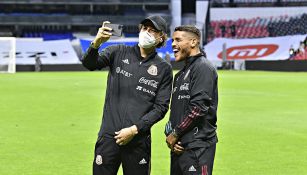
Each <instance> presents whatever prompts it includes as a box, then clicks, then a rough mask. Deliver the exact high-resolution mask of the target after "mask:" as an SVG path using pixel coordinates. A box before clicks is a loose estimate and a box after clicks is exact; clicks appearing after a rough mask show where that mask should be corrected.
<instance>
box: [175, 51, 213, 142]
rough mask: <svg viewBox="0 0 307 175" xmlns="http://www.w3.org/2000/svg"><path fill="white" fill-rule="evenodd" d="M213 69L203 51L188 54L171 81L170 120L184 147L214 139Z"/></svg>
mask: <svg viewBox="0 0 307 175" xmlns="http://www.w3.org/2000/svg"><path fill="white" fill-rule="evenodd" d="M217 80H218V76H217V72H216V70H215V68H214V67H213V66H212V65H211V63H210V62H209V61H208V60H207V59H206V58H205V57H204V55H203V54H198V55H196V56H193V57H189V58H187V60H186V65H185V67H184V68H183V69H182V70H180V71H179V72H178V73H177V74H176V75H175V79H174V83H173V93H172V102H171V103H172V104H171V114H170V121H171V124H172V126H173V128H175V129H174V131H173V132H175V133H176V134H177V135H178V136H179V138H180V139H179V141H181V142H182V144H183V146H184V147H185V148H194V147H204V146H205V145H206V144H207V145H208V146H210V145H211V144H214V143H216V142H217V136H216V127H217V126H216V121H217V105H218V86H217Z"/></svg>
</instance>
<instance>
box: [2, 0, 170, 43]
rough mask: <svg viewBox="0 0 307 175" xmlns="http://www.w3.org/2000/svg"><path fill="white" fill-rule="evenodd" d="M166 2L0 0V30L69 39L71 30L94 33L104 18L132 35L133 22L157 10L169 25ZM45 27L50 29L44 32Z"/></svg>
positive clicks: (159, 0)
mask: <svg viewBox="0 0 307 175" xmlns="http://www.w3.org/2000/svg"><path fill="white" fill-rule="evenodd" d="M169 4H170V0H155V1H149V0H117V1H113V0H103V1H100V0H87V1H82V0H70V1H68V0H49V1H36V0H19V1H10V0H2V1H0V21H1V23H0V33H1V31H4V29H7V28H9V29H10V31H12V35H13V36H16V37H42V36H46V38H49V39H52V38H54V39H58V38H69V39H71V38H72V36H71V35H72V34H71V32H83V33H89V34H96V33H95V32H93V31H97V28H98V27H99V25H100V24H101V23H102V22H103V21H106V20H108V21H111V22H112V23H120V24H123V25H124V26H125V28H124V34H126V35H127V36H135V34H137V33H138V27H136V26H137V24H138V23H139V22H140V20H142V19H143V18H144V16H146V15H149V14H155V13H158V14H160V15H162V16H163V17H164V18H166V20H167V22H168V24H170V23H171V15H170V13H169ZM45 28H54V29H53V30H52V31H51V32H49V31H47V32H46V31H44V29H45ZM58 28H60V30H58ZM63 28H64V29H66V30H64V31H63ZM32 29H33V31H31V30H32ZM3 33H4V32H2V35H3ZM55 35H59V36H55ZM53 36H54V37H53Z"/></svg>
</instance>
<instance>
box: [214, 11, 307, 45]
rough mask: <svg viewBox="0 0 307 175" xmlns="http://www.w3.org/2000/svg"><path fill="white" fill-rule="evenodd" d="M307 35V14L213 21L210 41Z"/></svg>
mask: <svg viewBox="0 0 307 175" xmlns="http://www.w3.org/2000/svg"><path fill="white" fill-rule="evenodd" d="M306 33H307V14H302V15H299V16H294V17H290V16H288V15H284V16H278V17H269V18H260V17H257V18H252V19H238V20H220V21H211V23H210V27H209V34H208V41H211V40H212V39H214V38H218V37H226V38H261V37H275V36H285V35H296V34H306Z"/></svg>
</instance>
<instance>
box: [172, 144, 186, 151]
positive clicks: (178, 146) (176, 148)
mask: <svg viewBox="0 0 307 175" xmlns="http://www.w3.org/2000/svg"><path fill="white" fill-rule="evenodd" d="M174 150H175V151H183V150H184V148H183V147H182V146H180V145H179V144H175V145H174Z"/></svg>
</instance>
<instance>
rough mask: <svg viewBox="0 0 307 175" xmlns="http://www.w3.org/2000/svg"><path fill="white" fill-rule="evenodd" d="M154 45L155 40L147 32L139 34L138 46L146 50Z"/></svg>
mask: <svg viewBox="0 0 307 175" xmlns="http://www.w3.org/2000/svg"><path fill="white" fill-rule="evenodd" d="M155 44H156V38H155V37H154V36H153V35H152V34H150V33H149V32H147V31H141V32H140V34H139V46H140V47H142V48H144V49H148V48H151V47H153V46H154V45H155Z"/></svg>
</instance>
